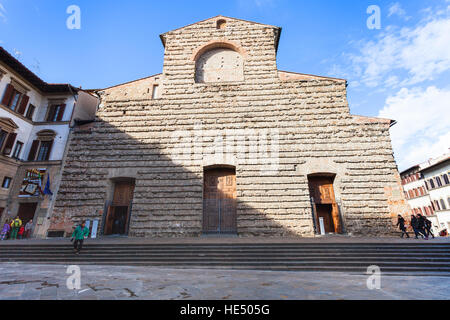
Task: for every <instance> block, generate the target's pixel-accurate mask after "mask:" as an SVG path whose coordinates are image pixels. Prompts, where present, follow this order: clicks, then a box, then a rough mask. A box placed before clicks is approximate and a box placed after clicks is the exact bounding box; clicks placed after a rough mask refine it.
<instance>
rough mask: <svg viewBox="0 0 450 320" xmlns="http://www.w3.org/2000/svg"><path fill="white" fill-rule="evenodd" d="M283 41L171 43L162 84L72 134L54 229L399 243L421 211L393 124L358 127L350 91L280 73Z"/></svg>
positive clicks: (107, 94)
mask: <svg viewBox="0 0 450 320" xmlns="http://www.w3.org/2000/svg"><path fill="white" fill-rule="evenodd" d="M280 33H281V28H279V27H274V26H271V25H265V24H259V23H254V22H249V21H243V20H239V19H234V18H228V17H223V16H218V17H214V18H211V19H208V20H205V21H201V22H198V23H195V24H192V25H189V26H186V27H183V28H180V29H177V30H173V31H170V32H167V33H165V34H163V35H161V40H162V43H163V45H164V48H165V55H164V66H163V72H162V73H161V74H158V75H155V76H151V77H148V78H145V79H140V80H136V81H133V82H130V83H126V84H122V85H118V86H115V87H112V88H107V89H104V90H99V91H97V93H98V94H99V95H100V96H101V98H102V102H101V104H100V106H99V109H98V112H97V116H96V119H95V121H94V122H92V123H87V124H84V125H82V126H79V127H77V128H76V129H75V130H74V132H73V133H72V135H71V140H70V145H69V148H68V152H67V156H66V159H65V162H64V168H63V176H62V181H61V185H60V189H59V193H58V195H57V199H56V204H55V207H54V210H53V215H52V219H51V229H52V230H65V231H66V232H70V231H71V230H72V227H73V225H74V224H75V223H77V222H79V221H81V220H85V219H87V220H89V221H95V220H96V221H97V222H98V234H103V235H113V234H124V235H129V236H135V237H196V236H200V235H202V234H236V235H239V236H268V237H269V236H313V235H314V234H320V233H340V234H354V235H356V234H372V235H381V234H387V233H391V232H392V231H393V224H392V218H393V217H395V216H396V215H397V214H404V213H407V212H408V209H409V208H408V206H407V205H406V202H405V199H404V194H403V192H402V190H401V182H400V177H399V173H398V170H397V166H396V163H395V160H394V157H393V151H392V147H391V141H390V135H389V128H390V127H391V125H393V123H394V122H393V121H392V120H389V119H379V118H371V117H364V116H356V115H352V114H350V111H349V106H348V102H347V98H346V85H347V83H346V81H345V80H343V79H335V78H328V77H320V76H312V75H305V74H299V73H292V72H286V71H280V70H278V69H277V62H276V59H277V49H278V42H279V39H280ZM143 63H145V62H143ZM91 225H92V223H91Z"/></svg>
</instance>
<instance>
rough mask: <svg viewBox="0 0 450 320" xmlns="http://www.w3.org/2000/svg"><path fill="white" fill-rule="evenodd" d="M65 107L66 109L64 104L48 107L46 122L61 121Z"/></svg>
mask: <svg viewBox="0 0 450 320" xmlns="http://www.w3.org/2000/svg"><path fill="white" fill-rule="evenodd" d="M65 107H66V105H65V104H59V105H53V106H50V108H49V109H48V113H47V119H46V121H48V122H56V121H61V120H62V118H63V116H64V111H65Z"/></svg>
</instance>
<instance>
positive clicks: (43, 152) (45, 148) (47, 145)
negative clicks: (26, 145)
mask: <svg viewBox="0 0 450 320" xmlns="http://www.w3.org/2000/svg"><path fill="white" fill-rule="evenodd" d="M52 144H53V141H42V142H41V146H40V147H39V152H38V156H37V159H36V161H47V160H48V159H49V158H50V150H51V147H52Z"/></svg>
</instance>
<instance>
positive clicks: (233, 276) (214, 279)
mask: <svg viewBox="0 0 450 320" xmlns="http://www.w3.org/2000/svg"><path fill="white" fill-rule="evenodd" d="M80 270H81V289H79V290H75V289H74V290H69V289H68V288H67V285H66V281H67V278H68V277H69V276H70V274H67V273H66V271H67V266H63V265H27V264H18V263H5V264H0V299H2V300H22V299H26V300H38V299H43V300H56V299H58V300H61V299H63V300H66V299H67V300H69V299H70V300H71V299H80V300H105V299H106V300H111V299H120V300H122V299H125V300H126V299H150V300H158V299H164V300H171V299H177V300H179V299H184V300H191V299H192V300H205V299H213V300H269V299H275V300H280V299H286V300H311V299H314V300H319V299H326V300H341V299H349V300H352V299H364V300H366V299H367V300H368V299H389V300H392V299H445V300H448V299H450V290H449V288H450V275H449V276H445V275H434V276H430V275H427V276H421V275H417V274H416V275H405V276H399V275H382V277H381V289H380V290H369V289H368V288H367V285H366V281H367V278H368V276H367V275H361V274H350V273H329V272H322V273H316V272H274V271H241V270H194V269H189V270H186V269H168V268H153V267H148V268H146V267H118V266H92V265H89V266H80Z"/></svg>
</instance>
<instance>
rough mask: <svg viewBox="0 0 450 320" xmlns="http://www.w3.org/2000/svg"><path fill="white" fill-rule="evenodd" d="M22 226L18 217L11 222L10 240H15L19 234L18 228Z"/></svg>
mask: <svg viewBox="0 0 450 320" xmlns="http://www.w3.org/2000/svg"><path fill="white" fill-rule="evenodd" d="M21 226H22V220H20V218H19V216H17V217H16V218H15V219H14V220H13V221H12V222H11V240H16V239H17V234H18V233H19V230H20V227H21Z"/></svg>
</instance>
